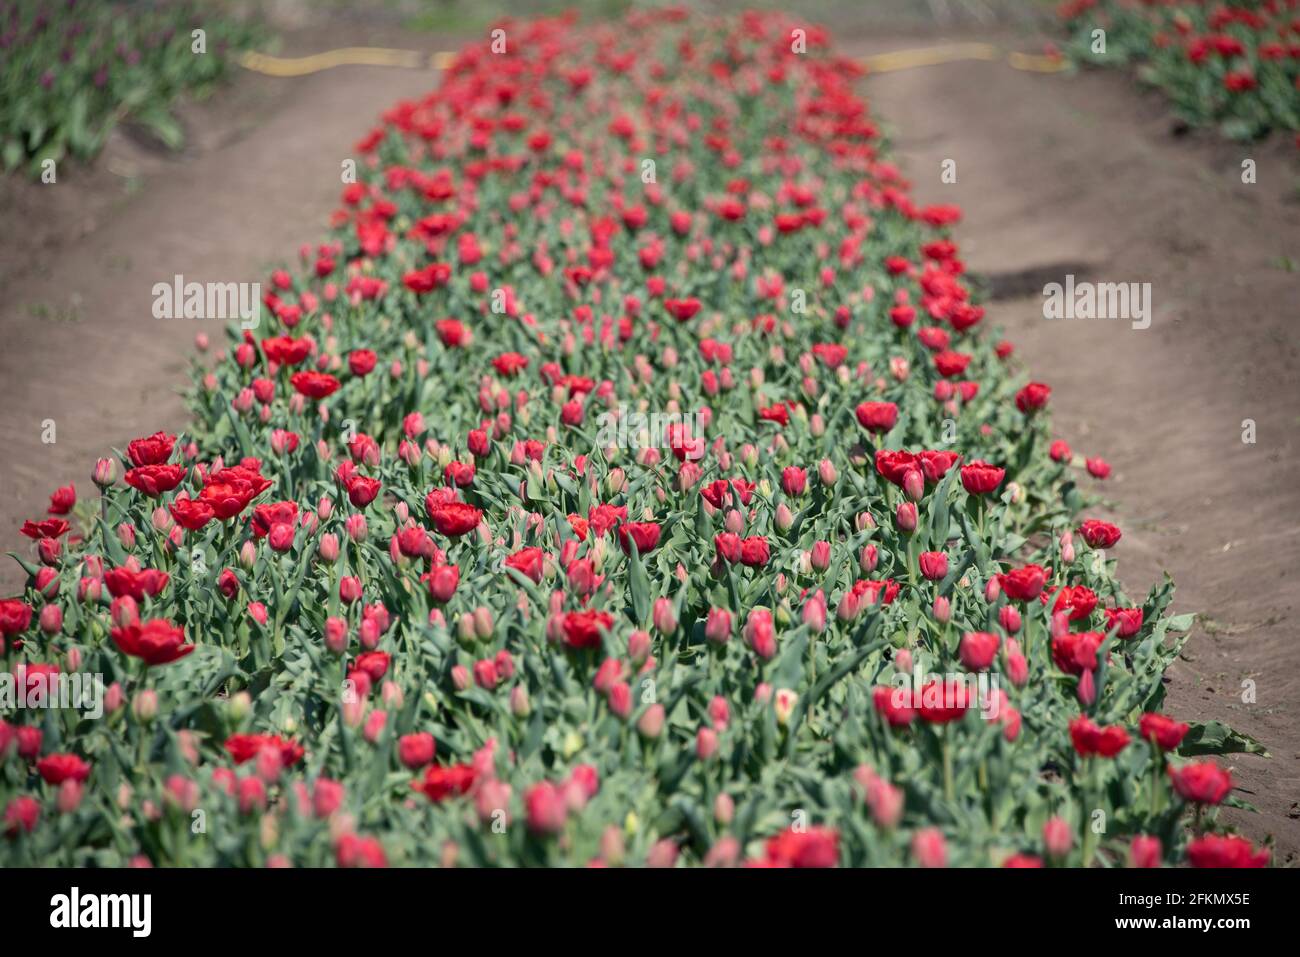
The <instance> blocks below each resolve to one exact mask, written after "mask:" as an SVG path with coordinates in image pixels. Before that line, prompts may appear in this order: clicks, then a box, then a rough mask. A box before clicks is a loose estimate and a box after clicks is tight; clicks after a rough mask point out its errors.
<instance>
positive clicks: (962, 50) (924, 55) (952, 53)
mask: <svg viewBox="0 0 1300 957" xmlns="http://www.w3.org/2000/svg"><path fill="white" fill-rule="evenodd" d="M1002 57H1003V52H1002V50H1001V49H1000V48H999V47H996V46H994V45H993V44H991V43H946V44H942V45H940V46H933V47H918V48H917V49H914V50H891V51H890V52H889V53H880V54H877V55H875V56H869V57H864V58H863V59H862V60H861V61H860V62H861V63H862V65H863V66H865V67H866V68H867V69H868V70H869V71H871V72H872V73H890V72H892V71H894V70H910V69H912V68H913V67H918V66H936V65H938V64H940V63H956V62H958V61H960V60H989V61H992V60H1001V59H1002ZM1006 60H1007V65H1008V66H1010V67H1011V68H1012V69H1015V70H1028V71H1031V72H1034V73H1057V72H1059V71H1061V70H1064V69H1065V67H1066V64H1065V61H1064V60H1063V59H1061V58H1059V57H1050V56H1040V55H1037V54H1033V53H1017V52H1016V51H1014V50H1013V51H1011V52H1010V53H1007V54H1006Z"/></svg>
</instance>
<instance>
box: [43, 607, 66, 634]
mask: <svg viewBox="0 0 1300 957" xmlns="http://www.w3.org/2000/svg"><path fill="white" fill-rule="evenodd" d="M40 625H41V631H43V632H45V634H47V635H57V634H58V633H59V632H60V631H62V630H63V609H62V608H60V607H59V606H58V605H46V606H45V607H44V608H42V609H41V617H40Z"/></svg>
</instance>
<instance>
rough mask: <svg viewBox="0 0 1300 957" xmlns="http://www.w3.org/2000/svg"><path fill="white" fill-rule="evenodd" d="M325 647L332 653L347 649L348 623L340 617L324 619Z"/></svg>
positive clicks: (335, 653) (338, 653)
mask: <svg viewBox="0 0 1300 957" xmlns="http://www.w3.org/2000/svg"><path fill="white" fill-rule="evenodd" d="M325 647H326V648H328V649H329V651H330V654H333V655H341V654H343V653H344V652H345V651H347V649H348V623H347V622H346V621H344V620H343V619H342V618H333V617H331V618H326V619H325Z"/></svg>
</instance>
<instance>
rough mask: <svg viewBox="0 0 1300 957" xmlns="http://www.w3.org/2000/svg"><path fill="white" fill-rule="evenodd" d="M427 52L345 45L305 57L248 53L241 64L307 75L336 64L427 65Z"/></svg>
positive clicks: (278, 73) (262, 70)
mask: <svg viewBox="0 0 1300 957" xmlns="http://www.w3.org/2000/svg"><path fill="white" fill-rule="evenodd" d="M439 56H441V54H434V56H433V58H432V62H431V63H430V65H431V66H437V65H438V64H437V59H438V57H439ZM425 62H426V61H425V57H424V54H422V53H418V52H416V51H415V50H389V49H385V48H384V47H344V48H342V49H340V50H327V51H326V52H324V53H313V54H312V55H311V56H303V57H278V56H269V55H267V54H265V53H245V54H244V55H243V56H241V57H240V58H239V65H240V66H242V67H244V69H246V70H252V71H253V72H255V73H264V74H266V75H267V76H306V75H308V74H309V73H319V72H320V71H322V70H329V69H332V68H334V67H336V66H398V67H406V68H408V69H414V68H419V67H422V66H424V65H425Z"/></svg>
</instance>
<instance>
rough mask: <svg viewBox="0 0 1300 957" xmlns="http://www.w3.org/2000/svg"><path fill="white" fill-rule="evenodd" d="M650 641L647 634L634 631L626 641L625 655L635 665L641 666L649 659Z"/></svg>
mask: <svg viewBox="0 0 1300 957" xmlns="http://www.w3.org/2000/svg"><path fill="white" fill-rule="evenodd" d="M650 647H651V639H650V634H649V632H645V631H640V630H637V631H634V632H632V634H630V635H629V636H628V639H627V655H628V657H629V658H631V659H632V661H633V662H634V663H635V664H638V665H639V664H642V663H644V662H645V660H646V659H647V658H649V657H650Z"/></svg>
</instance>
